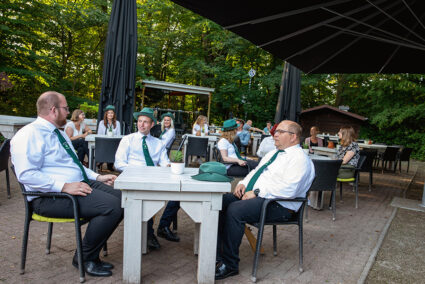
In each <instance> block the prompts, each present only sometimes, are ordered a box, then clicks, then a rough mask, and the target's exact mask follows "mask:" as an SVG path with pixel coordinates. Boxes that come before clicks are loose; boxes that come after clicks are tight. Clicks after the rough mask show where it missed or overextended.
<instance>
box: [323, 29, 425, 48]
mask: <svg viewBox="0 0 425 284" xmlns="http://www.w3.org/2000/svg"><path fill="white" fill-rule="evenodd" d="M326 26H327V27H330V28H334V29H338V30H342V31H343V32H345V33H348V34H353V35H356V36H360V37H364V38H368V39H372V40H376V41H382V42H386V43H392V44H395V45H401V46H405V47H410V48H413V49H419V50H424V51H425V47H421V46H415V45H411V44H408V43H404V42H400V41H395V40H391V39H386V38H383V37H378V36H372V35H368V34H364V33H360V32H356V31H353V30H348V29H345V28H341V27H338V26H334V25H326Z"/></svg>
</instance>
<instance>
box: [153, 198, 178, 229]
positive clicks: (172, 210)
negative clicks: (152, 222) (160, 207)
mask: <svg viewBox="0 0 425 284" xmlns="http://www.w3.org/2000/svg"><path fill="white" fill-rule="evenodd" d="M179 209H180V201H168V203H167V207H165V209H164V213H162V217H161V220H160V221H159V225H158V228H164V227H170V225H171V222H172V221H173V219H174V216H175V215H176V214H177V211H179Z"/></svg>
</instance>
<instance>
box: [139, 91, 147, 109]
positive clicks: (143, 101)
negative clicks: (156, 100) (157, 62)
mask: <svg viewBox="0 0 425 284" xmlns="http://www.w3.org/2000/svg"><path fill="white" fill-rule="evenodd" d="M145 90H146V86H143V90H142V106H141V108H140V109H143V107H144V105H145Z"/></svg>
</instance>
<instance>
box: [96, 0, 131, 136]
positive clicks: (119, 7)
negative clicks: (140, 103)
mask: <svg viewBox="0 0 425 284" xmlns="http://www.w3.org/2000/svg"><path fill="white" fill-rule="evenodd" d="M136 57H137V10H136V0H115V1H114V5H113V7H112V12H111V18H110V20H109V26H108V37H107V40H106V46H105V57H104V63H103V64H104V65H103V81H102V92H101V95H100V101H99V114H98V121H100V120H102V119H103V114H104V109H105V107H106V106H107V105H114V106H115V113H116V115H117V120H119V121H120V122H121V129H122V130H121V131H122V133H123V134H128V133H130V132H131V126H132V122H133V107H134V89H135V74H136Z"/></svg>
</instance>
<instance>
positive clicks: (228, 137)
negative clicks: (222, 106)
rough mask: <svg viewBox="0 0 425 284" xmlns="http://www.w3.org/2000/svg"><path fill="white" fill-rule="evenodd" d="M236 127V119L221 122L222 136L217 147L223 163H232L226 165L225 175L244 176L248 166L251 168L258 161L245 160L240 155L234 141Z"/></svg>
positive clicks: (247, 171)
mask: <svg viewBox="0 0 425 284" xmlns="http://www.w3.org/2000/svg"><path fill="white" fill-rule="evenodd" d="M237 128H238V124H237V123H236V120H234V119H229V120H226V121H225V122H224V123H223V129H222V133H221V137H222V138H221V139H220V140H219V141H218V143H217V148H218V150H220V153H221V157H222V159H223V162H224V163H234V164H227V165H226V168H227V175H229V176H246V175H247V174H248V173H249V170H248V166H249V169H250V170H253V169H254V168H255V167H256V166H257V165H258V162H257V161H253V160H245V159H243V158H242V157H241V155H240V153H239V151H238V147H237V146H236V145H235V143H234V140H235V137H236V129H237Z"/></svg>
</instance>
